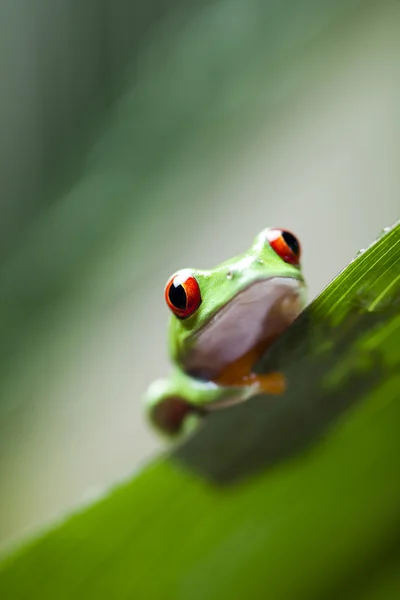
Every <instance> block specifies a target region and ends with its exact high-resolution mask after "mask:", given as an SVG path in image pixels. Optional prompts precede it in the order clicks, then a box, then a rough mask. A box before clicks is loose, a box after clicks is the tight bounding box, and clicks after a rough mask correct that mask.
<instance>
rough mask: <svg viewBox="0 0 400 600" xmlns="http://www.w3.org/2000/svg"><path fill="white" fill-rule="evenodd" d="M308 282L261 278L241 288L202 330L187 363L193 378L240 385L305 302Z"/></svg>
mask: <svg viewBox="0 0 400 600" xmlns="http://www.w3.org/2000/svg"><path fill="white" fill-rule="evenodd" d="M303 293H304V282H303V281H302V280H300V279H294V278H289V277H272V278H269V279H266V280H259V281H256V282H255V283H252V284H251V285H250V286H248V287H247V288H245V289H244V290H242V291H241V292H239V294H237V296H236V297H235V298H233V299H232V300H231V301H230V302H229V303H228V304H227V305H225V306H224V307H223V308H222V309H221V310H220V311H219V312H218V313H217V314H216V315H214V317H213V318H212V319H211V320H210V321H209V322H208V323H207V324H206V325H205V326H204V328H203V329H202V330H201V331H200V332H199V333H197V337H196V343H195V345H194V346H193V347H192V348H191V350H190V352H189V353H188V354H187V356H186V359H185V362H184V365H183V366H184V368H185V371H186V372H187V373H189V374H190V375H192V376H193V377H197V378H199V379H204V380H208V381H216V382H218V383H220V384H223V385H234V384H235V373H234V372H235V371H236V372H237V370H238V369H237V368H236V367H237V365H239V364H240V363H241V367H240V369H241V371H242V372H241V373H240V374H239V376H241V375H246V374H248V373H245V372H243V357H248V360H245V370H246V369H247V371H248V372H250V370H251V367H252V366H253V365H254V364H255V363H256V362H257V360H258V359H259V358H260V357H261V356H262V354H264V353H265V351H266V350H267V349H268V348H269V347H270V345H271V344H272V343H273V342H274V340H275V339H276V338H277V337H278V336H279V335H280V334H281V333H282V332H283V331H284V330H285V329H287V327H288V326H289V325H290V324H291V323H292V322H293V321H294V319H295V318H296V317H297V316H298V315H299V313H300V312H301V311H302V309H303V306H304V295H303Z"/></svg>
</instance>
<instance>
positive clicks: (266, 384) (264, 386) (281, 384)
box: [245, 373, 286, 396]
mask: <svg viewBox="0 0 400 600" xmlns="http://www.w3.org/2000/svg"><path fill="white" fill-rule="evenodd" d="M245 380H246V384H247V385H252V386H254V387H255V388H256V389H257V391H260V392H264V393H265V394H272V395H274V396H275V395H280V394H283V393H284V392H285V391H286V380H285V378H284V376H283V375H282V373H267V374H266V375H257V374H256V373H250V375H247V376H246V377H245Z"/></svg>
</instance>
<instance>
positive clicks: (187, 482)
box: [0, 224, 400, 600]
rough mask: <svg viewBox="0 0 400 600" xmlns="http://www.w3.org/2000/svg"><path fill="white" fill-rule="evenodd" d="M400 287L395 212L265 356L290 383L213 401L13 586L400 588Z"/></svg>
mask: <svg viewBox="0 0 400 600" xmlns="http://www.w3.org/2000/svg"><path fill="white" fill-rule="evenodd" d="M321 260H323V257H321ZM399 299H400V225H399V224H397V225H396V226H394V227H393V228H392V229H391V230H389V231H386V232H384V235H382V237H381V238H379V239H378V240H377V242H376V243H375V244H373V245H372V246H371V247H370V248H369V249H368V250H366V251H365V252H363V253H362V254H360V256H358V257H357V258H356V259H355V260H354V261H353V262H352V263H351V264H350V265H349V266H348V267H347V268H346V269H345V270H344V271H343V272H342V273H341V274H340V275H339V276H338V277H337V278H336V279H335V281H334V282H332V283H331V284H330V285H329V286H328V287H327V288H326V289H325V290H324V291H323V292H322V294H321V295H320V296H319V297H318V298H317V299H316V300H315V301H314V302H312V303H311V304H310V305H309V307H308V308H307V309H306V310H305V311H304V313H303V314H302V315H301V316H300V318H299V319H297V321H296V322H295V323H294V324H293V326H292V327H290V329H289V330H288V331H287V332H286V333H285V334H284V335H283V336H282V338H281V339H280V340H279V342H278V343H276V344H275V345H274V347H273V348H272V349H271V351H270V353H269V354H268V355H267V356H265V357H264V359H263V361H262V364H260V365H259V369H262V370H264V371H268V370H269V369H276V368H279V369H281V370H282V371H283V372H284V374H285V375H286V377H287V379H288V382H289V391H288V393H287V394H286V395H285V396H284V397H282V398H279V399H276V398H271V397H265V396H260V397H258V398H254V399H252V400H250V401H249V402H247V403H245V404H243V405H240V406H236V407H232V408H230V409H227V410H224V411H219V412H216V413H213V414H212V415H211V416H210V418H208V419H207V420H206V423H205V426H204V427H203V428H202V429H201V430H200V431H199V432H198V433H197V434H196V435H195V436H194V437H193V438H192V439H190V440H188V441H187V442H186V443H185V444H183V445H182V446H181V447H178V448H175V449H174V450H173V451H172V452H171V454H169V455H168V456H164V457H161V458H160V459H159V460H156V461H155V462H154V463H153V464H151V465H149V466H148V467H147V468H145V469H144V470H143V471H142V473H140V474H139V475H138V476H136V477H135V478H133V480H132V481H130V482H128V483H126V484H124V485H122V486H120V487H119V488H118V489H116V490H114V491H112V492H110V493H109V494H108V495H107V496H106V497H104V498H103V499H101V500H99V501H98V502H96V503H94V504H93V505H92V506H90V507H88V508H85V509H82V510H81V511H80V512H77V513H76V514H75V515H73V516H72V517H70V518H68V519H66V521H65V522H64V523H62V524H58V525H56V526H55V527H54V528H53V529H52V530H50V531H49V532H47V533H45V534H43V535H42V536H41V537H39V538H37V539H35V540H33V541H31V542H29V543H28V544H27V545H26V546H24V547H21V548H20V549H18V550H17V551H16V552H15V553H13V554H12V555H10V556H9V557H7V558H5V559H4V561H3V563H2V565H1V570H0V597H1V598H4V599H14V598H21V599H22V598H29V599H30V600H34V599H39V598H40V600H45V599H50V598H51V599H54V598H59V599H67V598H68V599H71V598H74V599H75V600H77V599H80V598H82V599H83V598H85V599H90V598H93V599H94V598H96V600H99V599H102V598H107V599H108V598H113V599H122V598H146V599H147V598H167V599H168V598H171V599H175V598H183V599H185V600H197V599H203V598H210V599H212V598H215V599H219V600H220V599H223V598H230V599H232V598H247V597H250V598H271V599H274V600H279V599H285V600H287V599H291V598H296V599H297V598H307V599H312V598H324V599H326V598H338V597H340V598H360V599H361V598H398V597H399V594H400V579H399V575H398V573H399V572H400V570H399V566H400V555H399V548H398V538H399V519H398V516H399V505H400V486H399V485H398V473H399V458H398V456H399V442H398V440H399V422H400V408H399V407H400V404H399V395H400V369H399V364H400V344H399V332H400V310H399V306H400V304H399Z"/></svg>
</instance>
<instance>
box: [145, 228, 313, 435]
mask: <svg viewBox="0 0 400 600" xmlns="http://www.w3.org/2000/svg"><path fill="white" fill-rule="evenodd" d="M301 252H302V249H301V245H300V241H299V239H298V238H297V237H296V235H295V234H294V233H292V232H291V231H289V230H287V229H280V228H276V227H274V228H273V227H268V228H265V229H263V230H262V231H261V232H260V233H259V234H258V235H257V236H256V237H255V239H254V240H253V243H252V245H251V246H250V248H249V249H248V250H247V251H246V252H244V253H243V254H241V255H237V256H235V257H234V258H231V259H229V260H227V261H225V262H222V263H220V264H218V265H217V266H216V267H215V268H213V269H210V270H200V269H192V268H183V269H180V270H178V271H176V272H174V273H173V274H172V275H171V276H170V277H169V279H168V281H167V283H166V285H165V288H164V298H165V302H166V305H167V307H168V309H169V310H170V312H171V315H170V319H169V327H168V348H169V355H170V359H171V362H172V372H171V374H170V376H169V377H167V378H163V379H156V380H155V381H153V382H152V383H151V384H150V385H149V387H148V389H147V391H146V393H145V394H144V398H143V401H144V409H145V413H146V415H147V419H148V420H149V422H150V424H151V425H152V426H153V427H154V428H155V430H156V431H157V432H158V433H159V434H160V435H161V436H164V437H166V438H168V439H170V440H171V439H176V438H179V437H181V438H182V437H184V436H185V435H189V434H190V433H192V432H193V430H195V429H196V428H197V427H198V426H199V424H200V423H201V422H203V420H204V417H206V416H207V415H208V414H210V412H211V411H215V410H222V409H227V408H228V407H230V406H232V405H234V404H237V403H240V402H245V401H247V400H249V399H250V398H251V397H253V396H256V395H260V394H267V395H271V396H279V395H281V394H283V393H284V392H285V390H286V388H287V382H286V380H285V377H284V376H283V374H282V373H279V372H269V373H262V374H258V373H255V372H254V367H255V365H256V364H257V362H258V360H259V359H260V358H261V357H262V356H264V355H265V353H266V352H267V350H269V349H270V347H271V346H272V344H273V343H274V342H275V340H276V339H277V338H278V337H279V336H281V335H282V333H283V332H284V331H285V330H286V329H287V328H288V327H289V326H290V325H291V324H292V323H293V321H294V320H295V319H296V318H297V317H298V316H299V314H300V313H301V312H302V310H303V309H304V307H305V305H306V283H305V279H304V276H303V273H302V268H301Z"/></svg>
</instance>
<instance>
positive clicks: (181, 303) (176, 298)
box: [165, 271, 201, 319]
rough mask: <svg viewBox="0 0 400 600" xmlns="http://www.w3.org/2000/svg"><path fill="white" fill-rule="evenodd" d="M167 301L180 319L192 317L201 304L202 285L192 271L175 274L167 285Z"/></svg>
mask: <svg viewBox="0 0 400 600" xmlns="http://www.w3.org/2000/svg"><path fill="white" fill-rule="evenodd" d="M165 301H166V303H167V304H168V306H169V308H170V309H171V310H172V312H173V313H174V315H176V316H177V317H178V318H179V319H187V318H188V317H190V316H191V315H192V314H193V313H194V312H195V311H196V310H197V309H198V308H199V306H200V304H201V293H200V287H199V284H198V283H197V280H196V278H195V277H193V275H192V274H191V272H190V271H186V272H185V271H183V272H181V273H177V274H175V275H173V276H172V277H171V278H170V279H169V281H168V283H167V285H166V286H165Z"/></svg>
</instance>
